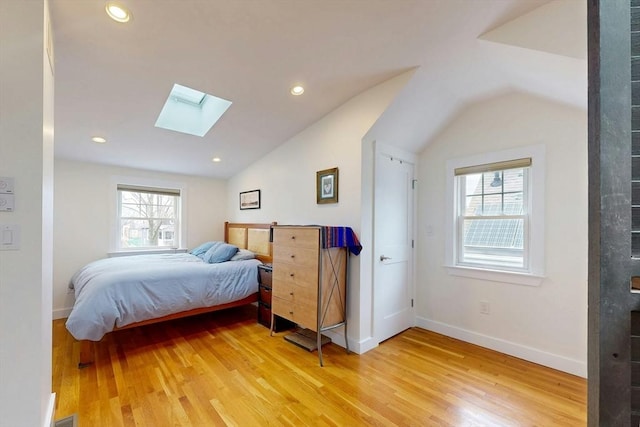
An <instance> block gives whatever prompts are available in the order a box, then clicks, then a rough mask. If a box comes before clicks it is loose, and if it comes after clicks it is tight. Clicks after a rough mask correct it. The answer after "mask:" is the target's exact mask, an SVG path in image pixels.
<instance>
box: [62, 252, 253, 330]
mask: <svg viewBox="0 0 640 427" xmlns="http://www.w3.org/2000/svg"><path fill="white" fill-rule="evenodd" d="M258 264H260V261H258V260H255V259H251V260H244V261H228V262H223V263H219V264H209V263H206V262H204V261H202V259H200V258H199V257H197V256H194V255H191V254H161V255H136V256H128V257H116V258H106V259H101V260H98V261H94V262H92V263H90V264H87V265H86V266H85V267H83V268H82V269H80V270H79V271H78V272H77V273H76V274H75V275H74V276H73V277H72V278H71V284H72V285H73V287H74V289H75V296H76V301H75V304H74V306H73V310H72V311H71V314H70V315H69V318H68V319H67V323H66V326H67V329H68V330H69V332H70V333H71V335H73V336H74V337H75V338H76V339H78V340H91V341H99V340H100V339H102V337H103V336H104V334H106V333H107V332H110V331H112V330H113V329H114V327H123V326H126V325H128V324H131V323H135V322H140V321H143V320H149V319H154V318H157V317H162V316H167V315H169V314H174V313H178V312H181V311H185V310H192V309H195V308H202V307H211V306H215V305H220V304H225V303H229V302H233V301H237V300H239V299H242V298H245V297H248V296H249V295H251V294H253V293H256V292H258V281H257V265H258Z"/></svg>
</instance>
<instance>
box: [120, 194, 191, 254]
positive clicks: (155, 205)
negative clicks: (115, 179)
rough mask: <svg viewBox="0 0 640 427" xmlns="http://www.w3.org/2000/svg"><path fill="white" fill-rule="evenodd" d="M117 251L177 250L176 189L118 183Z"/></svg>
mask: <svg viewBox="0 0 640 427" xmlns="http://www.w3.org/2000/svg"><path fill="white" fill-rule="evenodd" d="M117 189H118V242H117V249H119V250H124V249H157V248H177V247H178V246H179V244H180V242H179V241H178V240H179V239H178V238H177V236H179V235H180V190H179V189H170V188H155V187H143V186H133V185H122V184H118V186H117Z"/></svg>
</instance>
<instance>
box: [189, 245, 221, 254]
mask: <svg viewBox="0 0 640 427" xmlns="http://www.w3.org/2000/svg"><path fill="white" fill-rule="evenodd" d="M220 244H222V242H206V243H203V244H201V245H200V246H198V247H196V248H193V249H191V252H189V253H190V254H191V255H195V256H200V255H202V254H204V253H206V252H207V251H208V250H209V249H211V247H212V246H218V245H220Z"/></svg>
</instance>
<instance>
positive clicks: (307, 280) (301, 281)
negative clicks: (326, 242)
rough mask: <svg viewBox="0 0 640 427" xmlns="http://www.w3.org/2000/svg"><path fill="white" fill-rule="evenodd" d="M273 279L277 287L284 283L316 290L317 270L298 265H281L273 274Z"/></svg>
mask: <svg viewBox="0 0 640 427" xmlns="http://www.w3.org/2000/svg"><path fill="white" fill-rule="evenodd" d="M273 279H274V280H275V281H276V283H278V286H280V284H281V283H283V282H284V283H291V284H295V285H298V286H302V287H309V288H314V289H317V287H318V270H316V269H311V268H309V267H305V266H303V265H298V264H291V263H281V264H278V266H277V268H276V270H275V271H274V272H273Z"/></svg>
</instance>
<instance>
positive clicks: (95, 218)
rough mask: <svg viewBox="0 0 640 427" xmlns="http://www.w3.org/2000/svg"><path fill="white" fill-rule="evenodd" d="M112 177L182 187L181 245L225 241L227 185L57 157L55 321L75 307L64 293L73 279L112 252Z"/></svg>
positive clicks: (201, 179) (218, 181) (221, 181)
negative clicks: (86, 265) (182, 235)
mask: <svg viewBox="0 0 640 427" xmlns="http://www.w3.org/2000/svg"><path fill="white" fill-rule="evenodd" d="M87 144H90V142H87ZM114 177H132V178H138V179H143V180H151V181H159V182H173V183H181V184H184V186H185V187H184V188H185V189H186V191H185V193H184V197H185V198H186V217H185V218H183V222H184V225H185V226H186V241H184V242H183V245H182V246H183V247H188V248H193V247H195V246H197V245H198V244H200V243H202V242H205V241H207V240H223V239H224V222H225V221H226V220H227V217H226V214H227V189H226V181H223V180H215V179H210V178H201V177H193V176H187V175H174V174H166V173H157V172H150V171H142V170H136V169H129V168H121V167H114V166H105V165H97V164H93V163H83V162H76V161H70V160H62V159H56V162H55V205H54V208H55V215H54V256H53V258H54V269H53V274H54V276H53V283H54V288H53V289H54V292H53V310H54V318H61V317H66V316H68V314H69V312H70V310H71V307H72V306H73V300H74V299H73V294H69V293H68V284H69V279H70V278H71V276H72V275H73V274H74V273H75V272H76V271H77V270H78V269H79V268H80V267H82V266H83V265H84V264H86V263H88V262H90V261H94V260H96V259H99V258H104V257H105V256H106V255H107V253H108V252H109V251H110V250H111V249H112V248H110V237H111V236H110V234H111V224H112V223H113V219H114V218H115V206H116V194H115V191H114V187H113V185H114V184H113V178H114Z"/></svg>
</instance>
